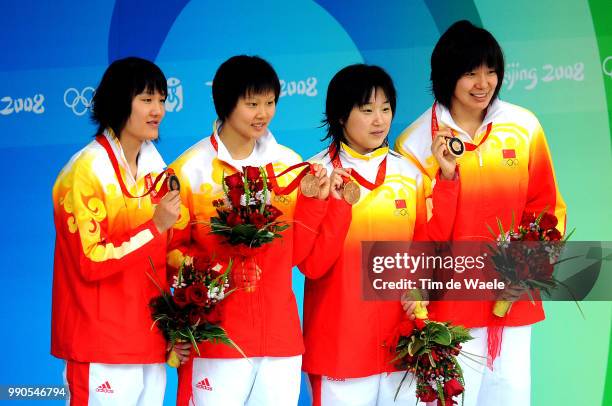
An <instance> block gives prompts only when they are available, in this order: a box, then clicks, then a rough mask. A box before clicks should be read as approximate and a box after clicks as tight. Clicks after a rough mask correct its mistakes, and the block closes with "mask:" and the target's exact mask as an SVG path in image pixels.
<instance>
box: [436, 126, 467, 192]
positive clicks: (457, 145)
mask: <svg viewBox="0 0 612 406" xmlns="http://www.w3.org/2000/svg"><path fill="white" fill-rule="evenodd" d="M464 151H465V145H464V144H463V141H461V140H460V139H459V138H457V137H453V134H452V132H451V129H450V128H442V129H440V130H438V131H436V132H435V133H434V139H433V141H432V142H431V153H432V154H433V156H434V157H435V158H436V161H438V165H439V166H440V171H441V172H442V177H443V178H444V179H446V180H451V179H454V177H455V168H456V166H457V157H459V156H461V155H462V154H463V152H464Z"/></svg>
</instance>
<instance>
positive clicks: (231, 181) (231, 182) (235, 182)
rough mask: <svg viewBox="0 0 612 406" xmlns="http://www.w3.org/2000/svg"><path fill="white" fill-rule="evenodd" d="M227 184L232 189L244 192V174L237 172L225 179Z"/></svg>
mask: <svg viewBox="0 0 612 406" xmlns="http://www.w3.org/2000/svg"><path fill="white" fill-rule="evenodd" d="M225 184H226V185H227V187H228V188H230V190H231V189H242V190H244V182H243V181H242V174H241V173H240V172H236V173H235V174H233V175H230V176H226V177H225Z"/></svg>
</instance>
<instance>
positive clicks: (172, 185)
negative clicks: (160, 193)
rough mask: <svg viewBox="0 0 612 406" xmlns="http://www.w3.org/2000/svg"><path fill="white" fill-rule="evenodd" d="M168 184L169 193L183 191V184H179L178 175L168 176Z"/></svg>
mask: <svg viewBox="0 0 612 406" xmlns="http://www.w3.org/2000/svg"><path fill="white" fill-rule="evenodd" d="M166 182H168V190H169V191H173V190H177V191H180V190H181V183H180V182H179V179H178V177H177V176H176V175H170V176H168V178H167V179H166Z"/></svg>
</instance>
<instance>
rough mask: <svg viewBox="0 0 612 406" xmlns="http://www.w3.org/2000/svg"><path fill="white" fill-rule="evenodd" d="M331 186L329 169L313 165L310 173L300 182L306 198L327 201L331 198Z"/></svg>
mask: <svg viewBox="0 0 612 406" xmlns="http://www.w3.org/2000/svg"><path fill="white" fill-rule="evenodd" d="M329 184H330V181H329V178H328V177H327V169H325V168H324V167H323V166H322V165H319V164H311V165H310V171H309V172H308V173H307V174H306V175H304V177H303V178H302V180H301V181H300V190H301V191H302V194H303V195H304V196H306V197H316V198H317V199H320V200H325V199H327V197H328V196H329V187H330V186H329Z"/></svg>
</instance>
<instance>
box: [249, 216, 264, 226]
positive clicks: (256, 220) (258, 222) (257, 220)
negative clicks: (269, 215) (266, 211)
mask: <svg viewBox="0 0 612 406" xmlns="http://www.w3.org/2000/svg"><path fill="white" fill-rule="evenodd" d="M249 221H250V223H251V224H253V225H254V226H255V227H257V228H262V227H263V226H265V225H266V223H267V220H266V217H265V216H264V215H263V214H261V213H258V212H254V213H251V214H250V215H249Z"/></svg>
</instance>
